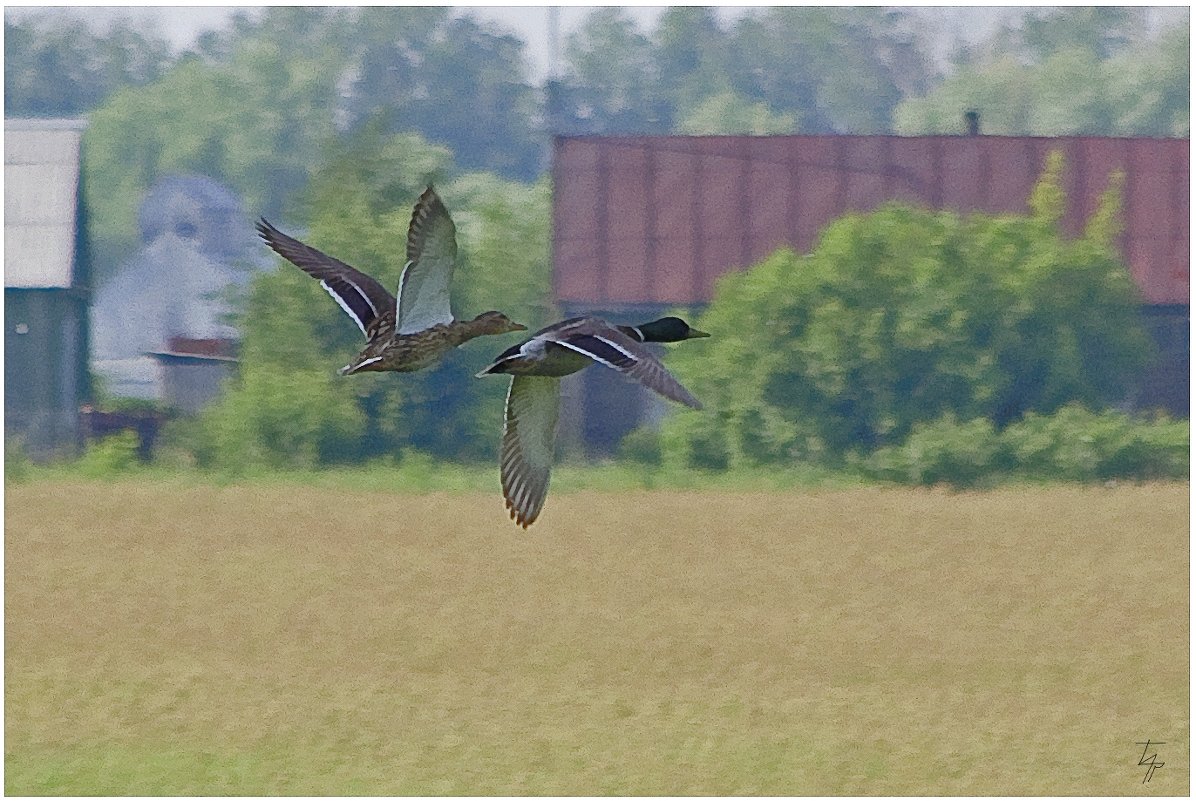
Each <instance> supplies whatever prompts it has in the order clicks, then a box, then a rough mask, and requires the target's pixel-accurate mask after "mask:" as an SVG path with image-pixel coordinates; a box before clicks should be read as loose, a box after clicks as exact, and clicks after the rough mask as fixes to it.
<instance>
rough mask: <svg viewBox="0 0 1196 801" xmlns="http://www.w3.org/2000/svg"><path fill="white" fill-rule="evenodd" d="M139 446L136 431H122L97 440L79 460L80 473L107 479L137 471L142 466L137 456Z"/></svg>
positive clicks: (89, 476) (89, 445)
mask: <svg viewBox="0 0 1196 801" xmlns="http://www.w3.org/2000/svg"><path fill="white" fill-rule="evenodd" d="M139 445H140V440H138V438H137V433H136V432H135V431H121V432H120V433H118V434H113V435H112V436H108V437H104V438H103V439H100V440H95V441H93V442H91V443H89V444H88V446H87V450H85V451H84V452H83V456H81V457H80V458H79V462H78V469H79V472H80V473H82V474H83V475H85V476H87V477H88V478H107V477H110V476H115V475H119V474H121V473H128V472H130V471H132V470H136V469H138V468H139V467H140V466H141V460H140V458H139V457H138V455H137V449H138V447H139Z"/></svg>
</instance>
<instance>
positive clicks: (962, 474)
mask: <svg viewBox="0 0 1196 801" xmlns="http://www.w3.org/2000/svg"><path fill="white" fill-rule="evenodd" d="M1008 468H1009V464H1008V460H1007V458H1006V453H1005V448H1004V443H1003V442H1002V441H1001V437H1000V435H999V434H998V433H997V431H996V429H995V428H994V427H993V424H992V423H991V422H990V421H988V420H985V419H984V418H976V419H974V420H968V421H965V422H962V423H961V422H957V421H956V420H955V418H954V417H952V416H950V415H948V416H946V417H944V418H942V419H941V420H936V421H934V422H931V423H918V424H917V425H915V426H914V430H913V432H912V433H911V434H910V435H909V438H908V439H906V441H905V443H904V444H902V445H900V446H895V447H887V448H881V449H879V450H877V451H875V452H874V453H873V454H872V455H871V457H870V458H869V459H868V460H867V462H865V472H867V473H870V474H871V475H873V476H874V477H876V478H883V479H888V480H890V481H896V482H898V483H902V484H952V485H955V486H960V487H969V486H974V485H976V484H978V483H981V482H982V481H984V480H985V479H989V480H991V479H993V478H995V477H996V474H997V473H999V472H1003V471H1005V470H1007V469H1008Z"/></svg>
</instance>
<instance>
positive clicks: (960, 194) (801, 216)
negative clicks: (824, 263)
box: [553, 136, 1190, 308]
mask: <svg viewBox="0 0 1196 801" xmlns="http://www.w3.org/2000/svg"><path fill="white" fill-rule="evenodd" d="M1055 149H1058V150H1062V151H1063V153H1064V155H1065V157H1066V161H1067V167H1066V172H1065V177H1064V180H1065V185H1066V190H1067V195H1068V201H1069V204H1068V209H1067V214H1066V217H1065V220H1064V226H1065V229H1066V230H1067V231H1068V232H1070V233H1073V234H1078V233H1079V232H1080V231H1081V229H1082V228H1083V224H1084V221H1085V220H1087V218H1088V217H1089V216H1090V215H1091V213H1092V211H1093V209H1095V208H1096V205H1097V203H1098V202H1099V198H1100V195H1101V193H1102V192H1104V190H1105V189H1106V188H1107V186H1108V179H1109V175H1110V174H1111V173H1112V172H1113V171H1114V170H1118V169H1120V170H1124V171H1125V173H1126V191H1125V198H1124V200H1125V208H1124V212H1125V219H1126V230H1125V233H1124V234H1123V236H1122V240H1121V248H1122V252H1123V253H1124V254H1125V258H1126V261H1127V262H1128V264H1129V266H1130V270H1131V271H1132V273H1133V276H1134V279H1135V280H1136V281H1137V283H1138V286H1139V287H1140V288H1141V290H1142V295H1143V299H1144V300H1145V301H1146V302H1147V303H1151V304H1187V303H1188V268H1189V152H1190V147H1189V141H1188V140H1186V139H1113V138H1100V137H1064V138H1040V137H1001V136H970V137H969V136H925V137H898V136H768V137H748V136H710V137H672V136H666V137H561V138H558V139H557V140H556V145H555V160H554V164H553V181H554V217H553V224H554V225H553V263H554V290H555V294H556V300H557V302H558V303H560V304H568V305H579V304H581V305H587V306H601V307H608V308H609V307H612V306H622V305H626V304H635V303H659V304H666V305H671V304H678V305H692V304H697V303H705V302H707V301H709V300H710V298H711V295H712V291H713V285H714V281H715V280H716V279H717V278H718V277H719V276H721V275H722V274H724V273H726V272H728V271H731V270H738V269H743V268H745V267H748V266H750V265H751V264H754V263H756V262H758V261H759V260H761V259H762V258H764V257H765V256H767V255H768V254H769V253H771V252H773V251H774V250H776V249H777V248H778V247H781V246H783V245H789V246H791V247H794V248H796V249H797V250H798V251H799V252H807V251H809V250H811V249H812V248H813V247H814V245H815V240H816V237H817V236H818V233H819V231H821V230H822V229H823V228H824V227H825V226H826V225H827V223H829V222H830V221H831V220H833V219H835V218H836V217H838V216H840V215H842V214H843V213H845V212H847V211H852V210H855V211H867V210H869V209H872V208H875V207H876V206H878V205H880V204H881V203H884V202H885V201H888V200H894V199H898V200H906V201H910V202H913V203H920V204H924V205H926V206H929V207H931V208H944V209H955V210H958V211H961V212H966V211H986V212H1024V211H1026V210H1027V199H1028V197H1029V194H1030V190H1031V188H1032V187H1033V185H1034V182H1035V181H1036V180H1037V178H1038V176H1039V175H1040V174H1041V171H1042V168H1043V164H1044V161H1045V158H1046V155H1047V153H1048V152H1050V151H1051V150H1055Z"/></svg>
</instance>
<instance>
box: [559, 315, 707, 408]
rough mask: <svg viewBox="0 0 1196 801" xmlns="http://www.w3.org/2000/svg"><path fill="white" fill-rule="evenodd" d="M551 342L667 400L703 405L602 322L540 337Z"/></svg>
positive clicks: (646, 354) (643, 349) (644, 352)
mask: <svg viewBox="0 0 1196 801" xmlns="http://www.w3.org/2000/svg"><path fill="white" fill-rule="evenodd" d="M543 336H545V337H546V338H548V340H549V341H550V342H554V343H556V344H557V345H560V346H561V347H565V348H569V349H570V350H573V351H575V352H577V353H580V354H582V355H584V356H587V357H589V358H590V359H593V360H594V361H596V362H598V363H599V364H603V365H606V366H607V367H610V368H612V369H615V370H618V371H619V372H620V373H623V374H624V375H626V376H630V377H631V378H634V379H636V380H637V381H639V382H640V383H641V384H643V385H644V386H646V387H647V388H648V389H651V390H653V391H655V392H658V393H660V394H661V395H664V396H665V397H666V398H668V399H669V400H674V401H677V402H678V403H684V404H685V405H686V406H689V407H691V408H693V409H701V408H702V403H701V402H700V401H699V400H698V399H697V398H695V397H694V396H693V395H691V394H690V392H689V390H688V389H686V388H685V387H683V386H681V382H680V381H678V380H677V379H676V378H674V377H673V374H672V373H670V372H669V371H668V370H667V369H665V366H664V365H663V364H661V363H660V360H659V359H657V358H656V356H655V355H654V354H653V353H652V351H650V350H648V349H647V348H646V347H644V346H643V345H642V344H641V343H639V342H636V341H635V340H634V339H632V338H631V337H629V336H628V335H627V334H624V333H623V332H622V331H620V330H619V329H617V328H615V327H614V326H613V325H611V324H609V323H607V322H606V321H605V320H600V319H598V318H594V317H591V318H587V319H584V320H582V321H580V322H578V323H577V324H575V325H572V326H569V327H567V328H561V329H558V330H555V331H549V332H547V333H545V334H543Z"/></svg>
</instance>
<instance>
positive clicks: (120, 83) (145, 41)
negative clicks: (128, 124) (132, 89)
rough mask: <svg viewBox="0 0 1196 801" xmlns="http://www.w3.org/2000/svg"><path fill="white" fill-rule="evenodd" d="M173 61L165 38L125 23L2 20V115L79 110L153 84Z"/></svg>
mask: <svg viewBox="0 0 1196 801" xmlns="http://www.w3.org/2000/svg"><path fill="white" fill-rule="evenodd" d="M173 60H174V59H173V56H172V55H171V51H170V45H169V44H168V43H167V42H166V40H165V39H162V38H161V37H160V36H158V35H156V34H154V33H152V32H150V31H148V30H145V29H142V28H139V27H135V26H133V25H132V24H131V23H128V22H118V23H116V24H114V25H112V26H111V27H110V28H109V29H108V30H107V31H106V32H105V33H99V34H97V33H94V32H92V30H91V29H90V28H89V27H88V26H87V24H86V23H84V22H83V21H81V20H77V19H70V18H55V17H51V16H49V15H39V16H35V17H32V18H29V19H27V20H25V21H22V22H10V21H9V20H7V19H5V21H4V113H5V115H7V116H10V117H24V116H28V117H72V116H76V115H79V114H83V113H85V112H87V111H90V110H92V109H93V108H95V107H96V106H97V105H99V104H100V103H101V102H103V101H104V99H105V98H107V97H108V96H109V95H110V94H111V93H112V92H114V91H115V90H117V89H119V88H121V87H124V86H144V85H146V84H148V83H152V82H153V81H155V80H157V79H158V78H159V77H161V76H162V74H163V73H164V72H165V71H166V70H167V69H168V68H169V66H170V64H171V63H172V62H173Z"/></svg>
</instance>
